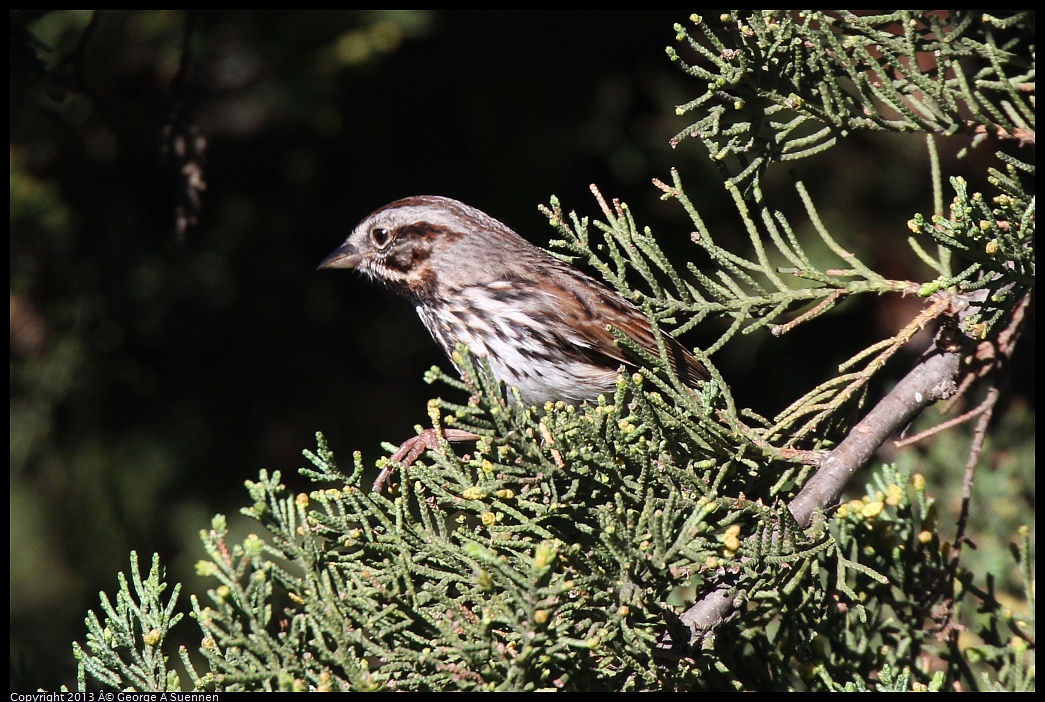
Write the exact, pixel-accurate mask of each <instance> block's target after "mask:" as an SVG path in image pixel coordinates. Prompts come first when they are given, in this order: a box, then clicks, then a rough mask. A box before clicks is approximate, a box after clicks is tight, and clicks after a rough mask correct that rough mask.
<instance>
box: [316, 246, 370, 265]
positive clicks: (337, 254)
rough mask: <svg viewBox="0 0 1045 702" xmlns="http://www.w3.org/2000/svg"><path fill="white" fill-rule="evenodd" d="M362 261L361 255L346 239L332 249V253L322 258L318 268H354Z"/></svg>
mask: <svg viewBox="0 0 1045 702" xmlns="http://www.w3.org/2000/svg"><path fill="white" fill-rule="evenodd" d="M362 262H363V256H362V255H361V254H360V253H359V252H358V251H356V247H354V246H352V245H351V244H349V243H348V242H347V241H346V242H345V243H344V244H342V245H341V246H339V247H337V248H336V249H334V253H332V254H330V255H329V256H327V257H326V258H324V259H323V262H322V263H320V264H319V268H320V269H322V268H355V267H357V266H358V265H359V264H360V263H362Z"/></svg>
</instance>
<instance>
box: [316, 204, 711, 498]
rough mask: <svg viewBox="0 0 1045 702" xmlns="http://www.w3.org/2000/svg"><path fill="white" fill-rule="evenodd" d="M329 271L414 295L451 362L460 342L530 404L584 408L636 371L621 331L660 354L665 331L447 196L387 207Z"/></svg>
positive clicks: (679, 363) (329, 262)
mask: <svg viewBox="0 0 1045 702" xmlns="http://www.w3.org/2000/svg"><path fill="white" fill-rule="evenodd" d="M319 268H320V269H354V270H356V271H358V272H360V273H362V274H363V275H364V276H366V277H367V278H369V279H371V280H373V281H375V282H376V283H379V284H381V285H383V286H384V287H386V288H388V289H389V290H391V291H393V292H394V293H396V294H398V295H400V296H402V297H404V298H406V299H407V300H408V301H409V302H410V303H412V304H413V305H414V308H415V309H416V311H417V314H418V316H419V317H420V318H421V321H422V323H424V325H425V327H426V328H427V329H428V332H429V333H430V334H431V335H432V338H433V339H435V341H436V342H437V343H438V344H439V346H441V347H442V349H443V351H444V352H445V353H446V355H447V356H448V357H449V358H450V359H451V362H453V353H454V350H455V348H456V346H457V344H464V345H465V346H467V347H468V348H469V351H470V352H471V354H472V355H473V356H474V357H477V358H485V359H486V361H487V362H488V363H489V366H490V369H491V371H492V372H493V375H494V377H496V378H497V380H498V381H501V382H503V383H504V384H505V386H507V387H514V388H516V389H517V390H518V393H519V398H520V399H521V400H522V401H523V402H524V403H526V404H529V405H537V406H542V405H543V404H544V403H546V402H549V401H551V402H557V401H560V400H561V401H563V402H566V403H569V404H576V405H580V404H583V403H584V402H594V401H596V400H597V398H598V397H599V395H602V394H608V393H612V392H613V391H614V389H615V388H616V383H617V376H618V371H619V369H620V367H621V366H624V367H626V368H637V367H638V366H640V365H641V361H640V359H639V358H638V357H637V354H634V353H633V352H632V351H631V350H630V349H628V348H627V346H625V345H621V344H619V343H618V342H617V338H616V337H615V336H614V334H613V332H612V331H611V328H616V329H618V330H619V331H620V332H622V333H623V334H625V335H627V336H628V337H630V338H631V339H632V340H633V341H634V342H635V343H636V344H637V345H638V347H639V348H641V349H643V350H644V351H647V352H649V353H650V354H652V355H654V356H658V355H659V354H660V351H659V346H658V343H657V333H658V332H656V331H655V330H654V329H653V327H652V325H651V324H650V322H649V319H648V318H647V316H646V315H645V314H644V313H643V312H642V311H641V310H640V309H639V308H638V307H636V306H635V305H634V304H633V303H631V302H629V301H628V300H626V299H624V298H623V297H622V296H621V295H620V294H618V293H617V292H615V291H613V290H611V289H610V288H609V287H607V286H606V285H603V284H602V283H600V282H598V281H597V280H595V279H594V278H592V277H591V276H589V275H587V274H585V273H583V272H582V271H580V270H578V269H577V268H575V267H573V266H572V265H570V264H568V263H566V262H565V261H562V260H560V259H558V258H556V257H554V256H552V255H551V254H550V253H548V252H547V251H544V250H543V249H541V248H539V247H537V246H535V245H533V244H531V243H530V242H529V241H527V240H526V239H524V238H523V237H522V236H520V235H519V234H518V233H516V232H515V231H514V230H513V229H512V228H511V227H509V226H508V225H506V224H504V223H503V222H501V221H499V220H497V219H495V218H494V217H491V216H490V215H488V214H486V213H485V212H483V211H481V210H479V209H476V208H474V207H471V206H469V205H466V204H464V203H463V202H459V201H457V200H454V199H452V198H449V197H443V196H437V195H418V196H412V197H406V198H402V199H400V200H396V201H394V202H391V203H389V204H387V205H385V206H383V207H380V208H378V209H377V210H375V211H374V212H372V213H370V214H369V215H367V216H366V217H365V218H364V219H363V220H362V221H361V222H360V223H359V224H358V225H356V227H355V228H354V229H353V230H352V232H351V233H350V234H349V235H348V238H347V239H345V241H344V243H342V244H341V245H340V246H339V247H338V248H337V249H335V250H334V251H333V252H332V253H331V254H330V255H329V256H327V257H326V258H325V259H323V261H322V262H321V263H320V264H319ZM663 343H664V348H665V349H666V351H667V356H668V360H669V361H670V363H671V365H672V367H673V369H674V370H675V372H676V373H677V374H678V376H679V378H680V379H681V380H682V381H683V382H684V383H686V384H687V385H689V386H690V387H697V386H698V385H699V384H700V383H702V382H704V381H706V380H708V379H709V378H710V374H709V373H708V370H707V368H706V367H705V366H704V364H703V363H701V362H700V361H699V360H698V359H697V358H696V357H695V356H694V355H693V353H692V352H690V351H689V350H688V349H687V348H686V347H685V346H683V345H682V344H681V343H680V342H679V341H678V340H677V339H675V338H674V337H672V336H670V335H664V336H663ZM458 370H460V369H458ZM429 431H430V430H429ZM465 435H467V436H465ZM444 437H445V438H447V439H448V440H467V439H471V440H474V439H476V438H478V437H476V435H474V434H471V433H470V432H463V431H462V430H456V429H455V430H451V429H445V430H444ZM436 445H437V443H436V436H435V434H434V432H431V433H425V435H422V436H419V437H415V439H413V440H411V441H408V442H407V443H406V444H404V445H403V446H402V447H400V450H399V451H397V452H396V453H395V454H393V456H392V457H391V458H390V461H391V462H393V463H395V462H399V461H402V462H403V463H405V464H409V462H411V461H413V460H415V459H416V458H417V456H419V455H420V454H421V453H422V452H423V451H424V450H426V449H431V448H434V447H435V446H436ZM383 477H384V478H385V479H386V480H387V476H383ZM379 481H380V482H381V485H383V482H384V481H381V478H380V477H379ZM381 485H377V484H376V483H375V489H378V490H380V489H381Z"/></svg>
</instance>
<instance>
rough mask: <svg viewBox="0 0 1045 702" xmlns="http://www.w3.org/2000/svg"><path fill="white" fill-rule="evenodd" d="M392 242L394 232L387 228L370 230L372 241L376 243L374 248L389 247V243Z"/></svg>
mask: <svg viewBox="0 0 1045 702" xmlns="http://www.w3.org/2000/svg"><path fill="white" fill-rule="evenodd" d="M391 240H392V232H390V231H388V229H387V228H385V227H374V228H373V229H371V230H370V241H372V242H374V246H376V247H377V248H379V249H383V248H384V247H386V246H388V242H390V241H391Z"/></svg>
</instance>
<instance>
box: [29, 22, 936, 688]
mask: <svg viewBox="0 0 1045 702" xmlns="http://www.w3.org/2000/svg"><path fill="white" fill-rule="evenodd" d="M687 14H688V13H683V12H681V11H644V12H597V13H595V12H572V11H571V12H523V11H500V12H494V11H487V12H454V11H369V12H367V11H336V12H335V11H329V12H315V11H299V12H286V11H283V12H257V11H237V12H232V11H230V12H201V13H193V14H188V15H187V14H186V13H185V12H182V11H140V12H139V11H114V12H108V13H103V14H102V15H101V16H100V18H96V17H94V15H92V14H91V13H90V12H88V11H54V12H48V11H39V12H33V11H13V12H12V15H11V20H12V24H11V29H12V41H11V52H12V53H11V56H12V68H11V78H12V81H11V162H12V176H11V181H12V185H11V189H12V195H11V258H12V264H11V339H12V340H11V351H12V356H11V475H12V477H11V532H12V533H11V644H12V659H11V660H12V673H11V681H12V683H11V684H12V689H16V690H29V689H33V688H36V687H43V688H49V689H53V688H55V687H56V686H57V685H59V684H62V683H65V684H68V685H70V686H71V685H73V684H74V679H75V664H74V661H73V658H72V654H71V650H70V647H69V646H70V642H71V641H72V640H73V639H77V640H80V641H82V640H83V634H84V628H83V624H82V621H83V617H84V615H85V613H86V610H87V609H88V608H95V609H97V592H98V591H99V590H101V589H104V590H105V591H107V592H109V593H112V592H113V591H114V590H115V586H116V577H115V574H116V572H117V571H118V570H122V569H125V568H126V567H127V554H128V551H129V550H131V549H136V550H138V551H139V553H140V554H141V556H142V563H143V564H147V563H148V561H149V556H150V555H151V553H153V552H159V553H161V555H162V556H163V559H164V562H165V563H166V564H167V566H168V567H169V569H170V579H171V580H173V581H192V578H193V575H192V573H193V571H192V565H193V563H194V562H195V561H196V560H197V559H199V558H200V557H201V556H202V552H201V549H200V547H199V542H198V536H197V535H198V533H199V530H200V529H203V528H206V527H207V526H208V525H209V522H210V517H211V515H213V514H214V513H215V512H223V513H226V514H229V515H230V516H233V515H236V513H237V511H238V509H239V507H240V506H241V505H243V504H244V502H245V499H246V493H245V491H244V490H243V487H242V486H243V482H244V480H248V479H252V478H255V477H256V476H257V473H258V470H259V469H262V468H264V469H268V470H270V471H273V470H278V471H280V472H281V474H282V475H283V477H284V480H285V481H286V482H288V483H289V484H291V485H293V486H295V487H300V489H307V484H306V483H305V481H304V480H303V479H302V478H301V477H300V476H298V475H297V469H298V468H299V467H300V466H302V465H304V464H305V461H304V459H303V458H302V456H301V452H302V450H303V449H314V448H315V440H314V435H315V432H317V431H322V432H323V433H324V434H325V435H326V437H327V439H328V441H329V443H330V445H331V447H332V448H333V449H334V451H335V453H336V454H337V455H338V456H339V458H340V461H341V462H342V464H343V465H345V466H347V465H349V463H350V461H351V455H352V451H356V450H358V451H361V452H362V455H363V460H364V462H365V463H366V464H367V465H368V466H372V465H373V463H374V461H375V460H377V458H379V457H380V456H381V455H383V454H384V451H383V449H382V448H381V446H380V442H381V441H388V442H393V443H398V442H400V441H402V440H403V439H405V438H407V437H408V436H410V435H411V434H412V433H413V431H414V430H413V427H414V425H415V424H418V423H424V422H425V421H426V412H425V403H426V400H427V399H428V398H429V397H431V396H434V395H435V394H439V393H446V392H453V391H451V390H449V389H447V388H443V387H439V386H436V387H432V386H428V385H425V384H424V382H423V380H422V376H423V374H424V371H425V370H427V369H428V368H429V367H430V366H432V365H433V364H438V365H441V366H443V367H449V364H448V363H447V362H446V361H445V359H444V358H443V357H442V356H441V354H440V352H439V351H438V350H437V348H436V346H435V344H434V342H432V341H431V340H430V339H429V337H428V335H427V333H426V332H425V330H424V328H423V327H422V325H421V324H420V322H419V321H418V320H417V318H416V316H415V315H414V313H413V311H412V310H411V309H410V307H409V306H408V305H407V304H406V303H404V302H402V301H401V300H398V299H396V298H394V297H392V296H391V295H390V294H388V293H385V292H384V291H382V290H380V289H378V288H376V287H375V286H373V285H371V284H368V283H367V282H366V281H364V280H363V279H362V278H361V277H358V276H356V275H353V274H349V273H345V272H330V271H324V272H317V271H316V270H315V268H316V265H317V264H318V262H319V261H320V260H322V259H323V257H324V256H326V255H327V254H328V253H329V252H330V251H332V250H333V249H334V248H335V247H336V246H337V245H338V244H339V243H340V242H341V241H342V240H343V239H344V238H345V237H346V236H347V234H348V233H349V232H350V230H351V228H352V227H353V226H354V224H355V223H356V222H358V221H359V219H361V218H362V217H363V216H365V215H366V214H367V213H368V212H370V211H372V210H373V209H375V208H377V207H378V206H380V205H383V204H385V203H387V202H389V201H391V200H393V199H396V198H399V197H404V196H407V195H415V194H440V195H448V196H451V197H455V198H458V199H460V200H463V201H465V202H467V203H469V204H472V205H474V206H476V207H479V208H480V209H483V210H485V211H486V212H488V213H490V214H492V215H493V216H495V217H497V218H499V219H501V220H503V221H505V222H507V223H509V224H510V225H512V226H513V227H514V228H516V229H517V230H518V231H519V232H520V233H521V234H523V236H526V237H527V238H529V239H530V240H531V241H534V242H536V243H539V244H545V243H546V242H547V241H548V239H550V238H553V237H554V236H555V232H554V230H553V229H552V228H551V227H550V226H549V225H548V223H547V221H546V220H545V218H544V217H543V216H542V215H541V214H540V213H539V212H538V210H537V206H538V205H539V204H546V203H547V202H548V200H549V198H550V196H552V195H556V196H558V197H559V198H560V200H561V201H562V204H563V207H564V208H565V209H566V210H568V211H569V210H576V211H577V212H578V213H579V214H581V215H584V216H591V217H592V218H598V217H599V209H598V206H597V204H596V202H595V200H594V198H593V197H592V195H591V193H590V191H589V189H588V188H589V185H590V184H592V183H594V184H597V185H598V186H599V188H600V189H601V190H602V192H603V193H604V194H605V195H606V196H607V197H608V198H611V197H616V198H620V199H622V200H624V201H625V202H627V203H628V204H629V205H630V206H631V209H632V211H633V212H634V213H635V214H636V218H637V219H638V221H639V223H640V225H649V226H651V227H652V228H653V230H654V232H655V233H656V234H658V236H659V237H660V239H661V240H662V242H664V247H665V249H666V250H668V251H670V252H672V254H673V258H675V260H678V261H681V260H684V257H685V256H686V255H687V253H690V252H691V251H692V249H690V248H687V241H688V233H689V231H690V230H691V229H692V226H691V225H690V223H689V222H688V220H687V219H686V218H685V215H684V212H683V211H682V209H681V207H679V206H678V205H677V204H676V203H664V202H661V201H660V199H659V191H658V190H657V189H656V188H654V187H653V186H652V185H651V183H650V181H651V178H654V177H659V178H661V179H663V180H666V181H669V180H670V173H669V169H670V168H671V167H677V168H679V169H680V171H681V173H682V175H683V179H684V182H685V183H686V184H687V186H688V193H689V195H690V197H691V198H692V199H693V200H694V202H695V204H696V205H697V207H698V208H699V209H700V211H701V213H702V215H703V217H704V218H705V221H707V222H709V223H710V224H711V227H712V230H713V231H714V232H715V233H716V236H718V237H720V238H719V241H720V243H721V242H724V241H728V237H730V236H739V235H740V234H741V233H742V229H741V226H740V223H739V221H738V218H737V215H736V213H735V212H734V210H733V206H732V203H731V202H730V201H729V200H728V199H727V198H726V196H725V194H724V191H723V190H722V188H721V185H720V181H719V176H718V175H717V172H716V171H714V170H713V169H712V168H711V167H710V166H708V165H707V158H706V154H705V152H704V150H703V148H702V147H701V146H700V144H699V143H698V142H697V141H696V140H684V141H683V142H682V143H681V145H680V146H679V148H678V149H676V150H672V149H671V148H670V146H669V144H668V142H669V139H670V138H671V137H673V136H674V135H676V134H677V133H678V132H679V131H681V130H682V129H683V128H684V127H685V126H686V125H687V124H688V122H687V119H686V117H678V116H676V114H675V106H676V105H678V104H682V103H685V102H688V101H689V100H691V99H693V98H694V97H695V96H697V95H699V94H701V93H703V91H704V90H705V88H706V86H705V85H704V84H702V83H701V82H700V81H698V80H695V79H692V78H690V77H688V76H686V75H685V74H684V73H683V72H682V71H680V70H679V69H678V68H677V67H676V66H674V65H673V64H672V63H671V62H670V61H669V60H668V59H667V56H666V55H665V51H664V48H665V47H666V46H668V45H674V44H675V31H674V29H673V24H674V23H676V22H685V21H686V16H687ZM92 18H93V20H94V21H93V23H92ZM187 20H188V21H191V22H192V27H193V31H192V33H191V35H190V41H189V47H190V53H189V54H188V56H189V58H190V63H189V66H190V69H191V70H189V71H188V72H187V73H186V74H184V75H185V79H184V82H183V83H179V82H177V81H176V78H175V77H176V76H177V75H178V66H179V62H180V61H181V60H182V58H183V51H182V40H183V32H184V27H185V23H186V21H187ZM85 37H87V39H86V41H85V39H84V38H85ZM172 108H178V109H180V110H181V111H180V112H178V114H180V115H181V116H182V117H183V118H184V119H185V120H186V121H187V122H189V123H192V124H195V125H197V126H198V128H199V130H200V133H201V134H202V135H204V136H205V138H206V140H207V149H206V160H205V162H203V163H202V166H203V173H204V179H205V181H206V190H205V191H204V192H203V193H202V208H201V210H200V212H199V222H198V224H197V225H196V226H192V227H190V228H188V230H187V231H185V232H184V233H181V234H179V233H178V232H177V231H176V227H175V207H176V205H177V203H178V194H179V192H181V191H182V189H183V183H182V179H181V178H180V177H179V176H178V174H177V169H176V168H175V167H174V166H172V165H171V161H170V159H169V158H165V157H164V150H163V144H164V139H163V136H162V135H163V129H164V126H165V125H166V124H168V123H169V121H170V119H169V115H170V114H171V110H172ZM945 155H946V153H945ZM926 163H927V158H926V155H925V149H924V146H923V145H922V138H921V137H911V138H901V137H895V136H894V137H891V138H889V139H865V138H853V139H850V140H847V141H846V142H844V143H843V144H842V145H840V146H839V147H836V148H835V149H833V150H831V151H830V152H829V153H828V155H826V156H825V157H823V158H818V159H813V160H810V161H809V162H808V163H806V162H802V163H801V164H799V167H798V169H797V170H798V174H799V175H800V176H801V177H802V178H803V179H804V180H806V181H807V182H808V184H809V186H810V189H811V190H812V191H813V194H814V198H816V199H817V202H818V203H824V210H822V212H821V214H822V216H823V217H824V219H825V221H826V222H827V224H828V226H829V227H833V231H835V232H836V233H839V232H838V230H842V231H841V232H840V235H841V236H843V237H845V236H846V235H853V236H852V238H850V239H848V240H846V242H845V243H846V245H847V246H850V247H851V249H852V250H854V251H856V252H858V253H859V254H861V255H863V256H865V257H866V258H865V261H866V262H868V263H870V264H871V265H872V266H877V267H878V269H879V270H881V271H882V272H883V273H884V274H886V275H889V276H891V277H896V278H913V279H920V277H924V276H926V273H925V271H924V269H921V268H919V267H918V265H917V264H912V263H911V256H910V255H909V253H908V252H907V251H906V250H904V249H902V248H901V247H899V246H896V247H893V246H892V245H893V244H896V245H899V244H900V243H902V241H903V237H904V236H905V229H904V223H905V222H906V220H907V218H909V217H910V215H911V214H912V213H913V212H915V211H922V212H928V211H929V210H930V209H931V198H930V191H929V179H928V176H927V175H926V173H925V167H926ZM789 177H790V175H789V173H788V171H786V170H784V169H783V168H781V169H780V170H779V172H778V173H777V174H775V175H771V177H770V178H769V179H768V181H767V183H768V184H769V185H773V184H774V183H776V184H777V185H779V186H781V187H780V190H781V192H783V193H784V195H783V196H782V197H781V200H780V202H781V205H780V207H781V208H782V209H784V210H785V211H788V212H789V213H797V212H798V211H799V210H798V201H797V198H796V197H795V195H794V191H793V190H791V189H790V186H789V185H788V178H789ZM848 222H858V223H859V227H858V229H857V228H854V227H852V226H848V225H847V223H848ZM883 242H887V243H888V244H890V246H885V245H883ZM737 248H738V250H743V249H744V244H743V242H742V241H738V244H737ZM894 250H895V253H894ZM918 304H919V303H917V302H916V301H904V300H899V299H896V300H887V301H884V304H876V302H875V301H854V302H852V303H847V304H846V305H843V306H842V307H841V308H840V309H839V311H838V312H837V313H835V314H832V315H830V316H829V317H827V318H825V319H824V320H822V321H821V322H819V323H818V324H817V325H816V326H815V328H814V329H810V330H806V329H804V328H803V329H801V330H800V331H799V332H796V333H795V334H793V335H791V336H790V337H785V338H784V339H777V338H775V337H771V336H770V335H769V334H767V333H764V332H763V333H760V334H756V335H752V336H751V337H744V338H742V339H738V340H737V341H736V342H731V344H730V345H729V346H727V348H726V351H725V352H723V353H720V354H719V355H718V356H716V357H715V361H716V363H718V365H719V367H720V369H721V370H722V371H723V373H724V374H725V375H726V377H727V378H731V379H735V385H734V387H733V391H734V393H735V394H736V396H737V398H738V401H739V403H740V404H742V405H747V406H752V407H754V408H755V409H756V410H757V411H759V412H761V413H762V414H764V415H771V414H773V413H774V412H775V411H778V410H779V409H781V408H782V407H783V406H785V405H786V404H788V403H789V402H790V401H792V400H793V399H794V398H795V396H796V393H798V392H801V391H804V390H805V389H808V387H810V384H811V383H815V382H817V381H820V380H823V379H824V378H826V377H829V376H830V375H831V374H832V373H833V372H834V369H835V367H836V366H837V364H838V363H839V362H840V361H842V360H844V359H845V358H848V357H849V356H851V355H852V354H853V353H854V352H855V351H857V350H858V349H860V348H862V347H863V346H864V345H866V344H867V343H869V342H870V341H871V340H876V339H878V338H881V336H882V335H883V334H891V333H893V331H895V329H896V328H897V325H902V324H903V323H905V322H906V321H907V320H908V319H909V318H910V316H911V312H912V309H917V305H918ZM911 305H913V306H914V308H912V307H911ZM716 331H717V330H716V329H714V328H713V327H712V328H711V329H709V330H703V331H702V330H700V329H698V330H695V331H694V332H693V333H692V334H691V335H688V336H687V338H686V340H687V342H688V343H690V344H692V345H706V344H707V343H711V342H712V341H713V340H714V339H715V338H716V333H715V332H716ZM898 372H902V365H901V366H900V367H899V368H898ZM233 524H241V523H240V522H239V521H236V520H234V521H233ZM251 528H253V527H251V526H250V525H249V524H242V525H241V526H236V527H234V529H239V530H243V533H246V530H249V529H251ZM188 585H190V586H195V587H200V586H205V585H206V583H203V584H202V585H200V584H197V583H195V582H189V583H188ZM184 597H185V595H183V598H184ZM183 602H184V599H183ZM186 609H187V607H186ZM185 627H187V628H191V627H192V625H191V623H187V624H186V625H185ZM189 643H190V645H192V642H191V636H189ZM196 645H198V643H197V644H196Z"/></svg>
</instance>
